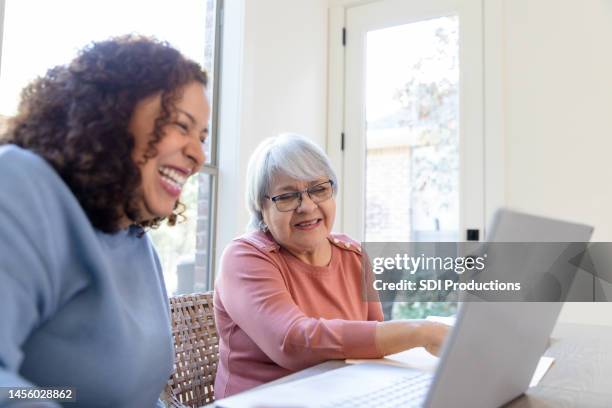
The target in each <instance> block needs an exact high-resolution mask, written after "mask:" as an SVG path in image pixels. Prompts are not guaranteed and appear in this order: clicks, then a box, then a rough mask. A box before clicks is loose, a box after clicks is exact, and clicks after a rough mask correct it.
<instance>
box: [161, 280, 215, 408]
mask: <svg viewBox="0 0 612 408" xmlns="http://www.w3.org/2000/svg"><path fill="white" fill-rule="evenodd" d="M170 312H171V316H172V337H173V338H174V352H175V362H174V372H173V374H172V376H171V377H170V380H169V381H168V384H167V385H166V390H165V394H166V395H165V397H166V398H167V401H166V402H168V403H169V404H170V406H175V407H176V406H183V407H184V406H188V407H199V406H202V405H206V404H210V403H211V402H213V401H214V399H215V396H214V383H215V375H216V374H217V364H218V362H219V337H218V335H217V328H216V327H215V318H214V314H213V292H206V293H197V294H192V295H181V296H175V297H172V298H170Z"/></svg>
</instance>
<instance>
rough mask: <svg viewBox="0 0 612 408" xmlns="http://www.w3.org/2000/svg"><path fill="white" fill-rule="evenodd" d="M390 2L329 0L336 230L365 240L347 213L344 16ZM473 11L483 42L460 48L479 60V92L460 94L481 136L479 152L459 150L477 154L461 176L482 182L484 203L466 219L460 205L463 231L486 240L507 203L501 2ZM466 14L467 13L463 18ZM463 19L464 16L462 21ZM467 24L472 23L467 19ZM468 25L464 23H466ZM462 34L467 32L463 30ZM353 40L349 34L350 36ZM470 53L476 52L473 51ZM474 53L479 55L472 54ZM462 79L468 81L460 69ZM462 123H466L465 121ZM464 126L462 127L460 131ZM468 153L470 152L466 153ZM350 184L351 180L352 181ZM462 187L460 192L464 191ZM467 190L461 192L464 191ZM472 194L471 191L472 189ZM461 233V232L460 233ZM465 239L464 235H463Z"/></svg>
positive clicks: (477, 2)
mask: <svg viewBox="0 0 612 408" xmlns="http://www.w3.org/2000/svg"><path fill="white" fill-rule="evenodd" d="M383 1H387V0H330V7H329V10H328V18H329V20H328V23H329V35H328V50H329V55H328V58H329V59H328V99H327V106H328V116H327V146H326V148H327V153H328V155H329V157H330V159H331V161H332V164H333V165H334V168H335V169H336V170H337V173H338V181H339V191H338V196H337V208H338V211H337V216H336V222H335V225H334V229H336V230H338V231H343V232H346V233H349V234H353V235H354V237H355V238H358V239H362V237H363V235H362V231H363V225H362V226H360V228H361V232H360V231H359V230H356V229H355V228H354V226H351V225H348V222H347V221H346V220H347V219H348V218H349V217H347V216H346V214H345V213H346V211H345V208H344V207H345V205H344V202H345V181H346V175H345V169H344V168H345V151H344V150H343V147H344V143H345V142H346V141H345V140H344V138H345V137H347V138H348V136H347V135H345V130H346V123H345V122H346V120H345V119H346V118H345V111H346V108H345V106H344V101H345V92H346V87H345V83H346V73H345V59H346V47H345V46H344V45H343V39H348V38H347V37H349V36H348V35H347V33H346V32H345V30H344V28H345V26H346V14H347V10H348V9H350V8H351V7H359V6H362V5H365V4H370V3H378V2H383ZM470 1H471V3H470V7H471V9H472V10H470V12H469V15H468V18H470V19H471V20H472V23H471V24H472V25H473V30H472V33H471V34H470V33H468V34H470V35H472V36H476V37H477V39H476V40H473V41H474V42H475V43H479V44H481V47H478V49H477V50H471V51H470V50H468V55H467V56H466V55H465V54H464V53H465V51H466V50H460V53H461V54H460V58H462V59H463V58H466V57H467V58H468V59H471V60H476V61H477V62H476V63H473V65H472V66H471V70H472V72H471V76H470V78H476V80H477V81H478V85H477V87H478V88H479V91H478V92H477V94H476V95H474V97H473V98H471V100H470V101H466V100H465V99H463V96H462V97H461V98H462V99H461V101H460V106H463V105H464V104H466V103H471V104H473V105H476V106H477V108H475V109H474V108H473V109H472V111H473V112H472V113H471V117H470V118H469V119H468V120H469V121H471V127H472V129H473V132H478V133H479V135H480V136H479V137H481V139H482V144H481V147H480V148H479V149H478V152H464V151H461V152H460V154H462V157H466V154H467V153H470V154H471V155H472V157H473V156H479V158H478V159H477V160H478V162H479V164H478V166H474V165H472V166H471V167H472V169H471V170H470V171H468V172H466V171H465V169H464V168H461V169H460V174H462V176H461V177H462V180H460V183H465V180H464V178H468V177H479V178H481V179H482V183H481V187H480V188H481V190H482V191H481V192H480V194H481V197H482V200H479V201H481V202H479V203H478V207H480V208H479V210H478V211H472V212H473V213H476V215H472V216H469V215H468V217H466V215H465V214H464V210H465V209H464V208H463V206H462V208H461V210H460V211H461V214H460V231H465V229H467V228H478V229H480V231H481V234H480V239H481V240H482V239H486V233H487V222H489V221H490V220H491V219H492V217H493V214H494V212H495V210H496V209H497V208H499V207H502V206H504V205H505V202H506V195H505V153H504V126H503V124H504V121H503V86H502V85H503V82H502V81H503V72H502V62H503V49H502V46H503V25H502V22H503V0H486V1H485V0H470ZM464 18H465V16H464ZM464 21H465V20H464ZM468 23H470V21H469V20H468ZM464 24H465V23H464ZM461 35H465V33H464V32H463V31H462V34H461ZM349 38H350V37H349ZM469 52H471V54H472V55H470V54H469ZM473 54H476V55H473ZM460 75H462V76H461V81H462V82H463V81H465V78H464V77H463V73H461V74H460ZM462 119H463V116H462ZM461 122H465V121H464V120H462V121H461ZM465 131H466V129H465V128H464V127H463V123H462V125H461V130H460V132H461V133H463V132H465ZM468 156H469V155H468ZM465 162H466V160H461V163H462V164H461V166H463V165H465ZM349 182H350V181H349ZM463 190H464V189H461V190H460V191H463ZM466 193H467V192H465V191H463V193H461V192H460V194H466ZM468 194H469V193H468ZM460 200H461V201H462V202H463V201H464V198H463V197H462V196H460ZM461 235H463V233H461ZM461 238H462V239H465V236H462V237H461Z"/></svg>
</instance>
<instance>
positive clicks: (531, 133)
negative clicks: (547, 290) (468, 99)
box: [501, 0, 612, 325]
mask: <svg viewBox="0 0 612 408" xmlns="http://www.w3.org/2000/svg"><path fill="white" fill-rule="evenodd" d="M502 14H503V20H502V22H501V24H502V27H503V29H502V30H503V31H502V41H503V44H502V50H503V51H502V53H503V55H502V59H503V65H502V66H503V72H502V77H503V89H502V92H503V98H502V100H503V116H504V117H503V123H504V124H503V133H504V136H505V144H504V146H505V163H506V167H505V196H506V202H507V204H508V205H509V206H511V207H513V208H516V209H521V210H525V211H529V212H532V213H539V214H544V215H547V216H551V217H558V218H562V219H567V220H573V221H578V222H582V223H586V224H590V225H593V226H595V233H594V236H593V240H594V241H612V211H611V209H612V163H611V162H610V157H611V154H610V152H612V52H611V50H612V48H610V47H611V45H610V44H611V40H612V1H609V0H585V1H575V0H537V1H533V0H503V3H502ZM560 319H561V320H563V321H571V322H593V323H602V324H610V325H612V303H599V304H587V303H585V304H576V303H575V304H568V305H566V307H565V308H564V311H563V313H562V315H561V318H560Z"/></svg>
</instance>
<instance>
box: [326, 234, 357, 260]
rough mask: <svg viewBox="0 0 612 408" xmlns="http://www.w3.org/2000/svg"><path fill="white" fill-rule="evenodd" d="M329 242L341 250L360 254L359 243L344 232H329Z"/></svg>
mask: <svg viewBox="0 0 612 408" xmlns="http://www.w3.org/2000/svg"><path fill="white" fill-rule="evenodd" d="M328 239H329V242H331V243H332V244H333V245H335V246H336V247H338V248H340V249H342V250H343V251H349V252H352V253H354V254H357V255H359V256H361V243H360V242H359V241H355V240H354V239H353V238H351V237H349V236H348V235H346V234H339V233H333V232H332V233H331V234H329V238H328Z"/></svg>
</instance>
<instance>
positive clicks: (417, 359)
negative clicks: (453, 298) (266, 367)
mask: <svg viewBox="0 0 612 408" xmlns="http://www.w3.org/2000/svg"><path fill="white" fill-rule="evenodd" d="M427 320H431V321H435V322H438V323H444V324H447V325H449V326H453V325H454V324H455V320H456V319H455V316H449V317H442V316H428V317H427ZM438 360H439V358H438V357H436V356H434V355H432V354H430V353H429V352H428V351H427V350H425V348H424V347H415V348H413V349H410V350H406V351H402V352H401V353H396V354H391V355H388V356H387V357H385V358H379V359H361V360H360V359H348V360H346V363H347V364H359V363H377V364H388V365H393V366H398V367H407V368H414V369H417V370H421V371H426V372H430V373H433V372H434V371H436V367H437V365H438ZM554 361H555V359H554V358H552V357H541V358H540V361H539V362H538V365H537V367H536V369H535V372H534V373H533V377H532V378H531V382H530V383H529V387H535V386H536V385H538V383H539V382H540V380H541V379H542V378H543V377H544V375H545V374H546V372H547V371H548V369H549V368H550V366H551V365H552V363H553V362H554Z"/></svg>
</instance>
